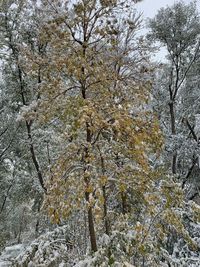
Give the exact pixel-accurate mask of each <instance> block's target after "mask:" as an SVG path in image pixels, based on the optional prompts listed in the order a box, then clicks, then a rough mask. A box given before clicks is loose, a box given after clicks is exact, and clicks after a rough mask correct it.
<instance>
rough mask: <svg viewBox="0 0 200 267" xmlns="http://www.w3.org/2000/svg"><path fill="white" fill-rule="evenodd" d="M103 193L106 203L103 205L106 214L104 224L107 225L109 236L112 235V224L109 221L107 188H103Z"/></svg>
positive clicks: (106, 230) (106, 229)
mask: <svg viewBox="0 0 200 267" xmlns="http://www.w3.org/2000/svg"><path fill="white" fill-rule="evenodd" d="M102 191H103V198H104V203H103V212H104V224H105V232H106V234H107V235H110V223H109V220H108V211H107V196H106V187H105V186H103V187H102Z"/></svg>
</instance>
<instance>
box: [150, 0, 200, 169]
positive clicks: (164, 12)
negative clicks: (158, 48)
mask: <svg viewBox="0 0 200 267" xmlns="http://www.w3.org/2000/svg"><path fill="white" fill-rule="evenodd" d="M199 24H200V21H199V14H198V12H197V8H196V5H195V2H194V3H190V4H188V5H186V4H184V3H182V2H179V3H176V4H174V5H173V6H172V7H167V8H165V9H164V8H162V9H161V10H160V11H159V12H158V14H157V15H156V17H155V18H154V19H151V20H150V22H149V26H150V29H151V33H150V35H149V37H150V38H152V39H153V40H157V41H159V42H160V43H161V44H162V45H164V46H165V47H166V49H167V52H168V55H167V60H168V67H167V68H166V69H165V73H166V74H165V75H166V80H165V85H164V87H165V90H166V91H167V92H168V93H167V95H168V106H169V115H170V127H171V135H172V136H176V135H177V134H178V132H177V127H178V121H179V112H178V109H179V104H180V103H181V92H182V91H183V88H184V84H185V81H186V77H187V74H188V73H189V71H190V70H191V68H192V66H193V64H194V63H195V61H196V60H197V58H198V57H199V46H200V41H199V33H200V30H199V29H200V28H199ZM180 115H181V114H180ZM177 156H178V155H177V151H176V149H175V150H174V152H173V155H172V167H171V169H172V173H173V174H176V173H177Z"/></svg>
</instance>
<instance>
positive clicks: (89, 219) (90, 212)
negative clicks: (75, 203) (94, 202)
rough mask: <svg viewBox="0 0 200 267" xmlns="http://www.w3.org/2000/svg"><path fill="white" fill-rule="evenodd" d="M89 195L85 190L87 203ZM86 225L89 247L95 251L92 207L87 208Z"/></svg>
mask: <svg viewBox="0 0 200 267" xmlns="http://www.w3.org/2000/svg"><path fill="white" fill-rule="evenodd" d="M89 197H90V193H88V192H85V199H86V201H87V203H89ZM88 226H89V234H90V243H91V249H92V251H93V252H95V251H97V242H96V234H95V229H94V220H93V211H92V207H89V208H88Z"/></svg>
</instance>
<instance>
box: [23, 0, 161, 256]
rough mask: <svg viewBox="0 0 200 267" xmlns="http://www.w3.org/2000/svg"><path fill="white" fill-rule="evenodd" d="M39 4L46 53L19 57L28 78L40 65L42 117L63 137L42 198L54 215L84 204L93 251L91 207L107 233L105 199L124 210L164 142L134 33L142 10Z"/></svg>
mask: <svg viewBox="0 0 200 267" xmlns="http://www.w3.org/2000/svg"><path fill="white" fill-rule="evenodd" d="M40 10H43V12H44V13H43V14H44V17H45V14H49V18H46V17H45V19H44V20H43V21H42V23H41V26H40V29H41V31H40V36H39V38H40V41H41V42H42V44H48V45H47V48H46V51H47V53H46V55H45V57H41V56H40V55H39V54H38V55H37V57H32V56H31V53H27V54H26V55H25V56H24V57H23V60H24V62H25V66H26V69H27V70H26V71H28V72H29V73H32V78H34V77H36V75H37V70H38V68H40V70H42V76H43V82H42V84H41V87H40V99H39V100H38V102H37V103H38V105H37V116H38V117H39V121H41V122H43V123H47V122H49V121H51V122H53V123H54V125H57V126H59V127H60V131H61V132H62V135H63V136H65V144H66V145H65V146H64V145H63V152H62V154H61V155H60V157H59V159H58V160H57V162H56V164H54V165H53V166H52V168H51V173H50V178H49V181H48V183H47V185H46V186H47V197H46V205H48V210H49V213H50V216H51V217H52V219H53V220H54V221H55V222H57V223H60V222H61V221H62V219H63V218H66V216H67V215H68V214H70V213H71V212H73V210H74V208H75V209H82V208H83V207H84V206H86V208H87V214H88V226H89V228H88V229H89V235H90V241H91V248H92V251H96V250H97V241H96V231H95V222H94V221H95V220H96V219H97V216H95V215H97V213H100V217H101V216H102V218H103V219H102V220H103V221H104V225H105V232H106V233H107V234H109V231H110V230H109V229H110V227H111V228H112V227H113V225H114V221H112V222H110V220H109V215H108V214H109V205H108V203H109V202H110V201H117V202H118V203H120V209H119V212H120V213H123V214H124V215H126V214H127V213H128V211H129V206H130V201H129V200H130V199H129V197H130V192H131V191H132V190H133V191H134V192H136V191H140V193H141V195H142V194H143V193H144V192H145V191H146V190H147V187H148V186H149V183H151V180H150V178H149V177H150V176H151V175H152V170H151V167H150V166H149V161H148V155H150V154H151V155H152V154H154V153H155V152H156V150H157V148H158V147H160V146H161V143H162V142H161V138H160V133H159V128H158V124H157V120H156V118H155V116H154V115H153V113H152V112H151V110H148V109H147V102H148V99H149V89H150V87H151V70H150V65H149V59H148V57H147V54H146V52H147V48H146V44H144V43H143V40H142V39H141V38H139V39H138V38H136V37H135V33H136V30H137V28H138V26H139V17H138V16H136V15H135V13H134V12H133V11H132V3H131V2H130V3H129V2H126V3H125V2H121V1H95V0H87V1H86V0H81V1H77V3H75V4H73V5H72V6H71V5H70V4H69V3H68V2H65V1H51V2H50V1H42V5H41V7H40ZM122 13H123V15H122ZM28 114H29V112H27V116H28ZM111 191H114V192H115V193H116V196H113V197H112V200H111V199H110V198H109V195H110V193H111ZM116 211H117V207H116ZM94 214H95V215H94Z"/></svg>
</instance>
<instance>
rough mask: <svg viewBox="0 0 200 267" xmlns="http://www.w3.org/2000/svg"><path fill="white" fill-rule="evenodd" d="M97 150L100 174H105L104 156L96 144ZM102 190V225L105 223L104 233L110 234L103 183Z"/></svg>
mask: <svg viewBox="0 0 200 267" xmlns="http://www.w3.org/2000/svg"><path fill="white" fill-rule="evenodd" d="M98 150H99V153H100V158H101V170H102V174H103V175H105V173H106V171H105V164H104V158H103V156H102V153H101V150H100V147H99V146H98ZM102 192H103V200H104V202H103V213H104V214H103V215H104V216H103V217H104V225H105V233H106V234H107V235H110V222H109V219H108V209H107V195H106V186H105V185H103V186H102Z"/></svg>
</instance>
